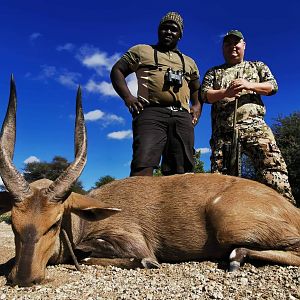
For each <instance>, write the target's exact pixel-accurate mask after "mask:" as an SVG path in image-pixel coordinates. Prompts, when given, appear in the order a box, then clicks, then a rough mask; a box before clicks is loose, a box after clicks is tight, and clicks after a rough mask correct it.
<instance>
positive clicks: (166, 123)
mask: <svg viewBox="0 0 300 300" xmlns="http://www.w3.org/2000/svg"><path fill="white" fill-rule="evenodd" d="M182 33H183V20H182V18H181V16H180V15H179V14H178V13H175V12H169V13H167V14H166V15H165V16H164V17H163V18H162V19H161V21H160V23H159V27H158V43H157V44H156V45H136V46H133V47H132V48H130V49H129V50H128V51H127V52H126V53H125V54H124V55H123V56H122V57H121V59H120V60H119V61H118V62H117V63H116V64H115V65H114V66H113V68H112V71H111V81H112V84H113V87H114V88H115V90H116V92H117V93H118V94H119V96H120V97H121V98H122V99H123V100H124V101H125V104H126V106H127V107H128V109H129V111H130V112H131V114H132V117H133V121H132V128H133V158H132V162H131V172H130V175H131V176H152V175H153V169H155V168H158V167H159V163H160V160H161V157H162V173H163V174H164V175H171V174H182V173H187V172H193V168H194V158H193V153H194V126H195V125H196V124H197V122H198V119H199V116H200V113H201V105H200V102H199V98H198V97H199V89H200V82H199V71H198V68H197V66H196V63H195V62H194V60H193V59H191V58H190V57H188V56H186V55H184V54H182V53H181V52H180V51H179V50H178V49H177V43H178V41H179V40H180V39H181V37H182ZM133 72H135V73H136V76H137V80H138V95H137V97H135V96H133V95H132V94H131V93H130V91H129V89H128V87H127V84H126V81H125V78H126V76H128V75H129V74H130V73H133ZM190 101H191V106H190Z"/></svg>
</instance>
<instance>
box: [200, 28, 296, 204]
mask: <svg viewBox="0 0 300 300" xmlns="http://www.w3.org/2000/svg"><path fill="white" fill-rule="evenodd" d="M245 46H246V44H245V41H244V36H243V34H242V33H241V32H240V31H238V30H230V31H229V32H227V34H226V35H225V36H224V39H223V56H224V59H225V63H224V64H222V65H220V66H215V67H213V68H211V69H209V70H208V71H207V72H206V74H205V76H204V79H203V84H202V89H201V95H202V99H203V101H205V102H208V103H211V104H212V110H211V117H212V137H211V140H210V145H211V149H212V155H211V171H212V172H214V173H218V172H219V173H221V172H222V169H223V149H224V147H223V145H224V144H225V143H230V142H231V141H232V136H233V119H234V111H235V99H238V100H237V101H238V105H237V111H236V128H237V129H238V131H239V141H240V143H241V146H242V152H243V153H245V154H246V155H247V156H248V157H249V158H250V159H251V160H252V162H253V164H254V167H255V169H256V171H257V178H258V180H259V181H260V182H262V183H265V184H266V185H268V186H270V187H272V188H273V189H275V190H277V191H278V192H279V193H280V194H282V195H283V196H285V197H286V198H287V199H288V200H289V201H290V202H292V203H293V204H295V200H294V198H293V195H292V193H291V188H290V184H289V181H288V172H287V167H286V164H285V162H284V159H283V157H282V155H281V152H280V150H279V148H278V146H277V145H276V141H275V138H274V135H273V133H272V131H271V129H270V128H269V126H268V125H267V124H266V123H265V121H264V115H265V112H266V109H265V106H264V104H263V102H262V99H261V95H266V96H268V95H273V94H275V93H276V92H277V90H278V86H277V83H276V80H275V78H274V76H273V75H272V73H271V71H270V69H269V68H268V66H267V65H265V64H264V63H263V62H260V61H245V60H244V52H245Z"/></svg>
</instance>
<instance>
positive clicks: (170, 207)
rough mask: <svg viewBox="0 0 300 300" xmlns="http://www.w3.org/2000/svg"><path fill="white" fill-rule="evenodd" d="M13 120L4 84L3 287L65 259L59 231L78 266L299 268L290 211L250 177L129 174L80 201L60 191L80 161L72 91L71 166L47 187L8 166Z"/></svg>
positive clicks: (299, 238) (81, 128)
mask: <svg viewBox="0 0 300 300" xmlns="http://www.w3.org/2000/svg"><path fill="white" fill-rule="evenodd" d="M15 122H16V93H15V85H14V82H13V81H12V83H11V92H10V100H9V105H8V110H7V113H6V117H5V120H4V123H3V126H2V132H1V136H0V146H1V149H0V172H1V176H2V178H3V181H4V183H5V186H6V188H7V190H8V192H3V193H2V194H1V196H0V209H1V212H2V213H3V212H4V211H9V210H11V212H12V228H13V231H14V234H15V245H16V257H15V265H14V267H13V268H12V271H11V273H10V274H9V276H8V281H9V282H10V283H11V284H18V285H21V286H29V285H32V284H34V283H39V282H41V281H42V280H43V279H44V277H45V268H46V265H47V263H52V264H55V263H64V262H67V261H68V260H69V259H70V254H69V253H70V252H69V251H68V248H67V246H66V241H65V239H64V238H63V235H62V232H63V229H64V230H66V232H67V234H68V236H69V238H70V241H71V245H72V248H73V249H74V250H75V252H76V253H77V254H78V256H79V257H80V259H81V261H82V262H84V263H88V264H99V265H109V264H110V265H114V266H118V267H124V268H135V267H146V268H151V267H158V266H159V262H183V261H190V260H207V259H221V258H229V261H230V266H229V269H230V270H231V271H233V270H236V269H238V267H239V266H240V264H241V263H242V262H243V260H244V259H245V258H250V259H257V260H265V261H269V262H272V263H279V264H287V265H296V266H299V265H300V257H299V254H300V233H299V229H300V224H299V223H300V215H299V210H298V209H297V208H296V207H294V206H293V205H292V204H291V203H289V202H288V201H287V200H285V199H284V198H283V197H282V196H280V195H279V194H278V193H276V192H275V191H274V190H272V189H271V188H268V187H266V186H264V185H262V184H260V183H257V182H254V181H250V180H245V179H241V178H237V177H230V176H225V175H216V174H187V175H174V176H166V177H131V178H127V179H124V180H117V181H114V182H112V183H110V184H107V185H105V186H103V187H102V188H100V189H96V190H93V191H92V192H91V193H90V194H89V195H88V196H83V195H79V194H75V193H69V189H70V187H71V185H72V183H74V181H75V180H76V179H77V178H78V177H79V175H80V173H81V171H82V170H83V168H84V165H85V162H86V131H85V125H84V118H83V112H82V107H81V93H80V90H79V91H78V94H77V105H76V128H75V160H74V162H73V163H72V164H71V165H70V166H69V168H68V169H67V170H66V171H65V172H64V173H63V174H62V175H61V176H60V177H59V178H58V179H57V180H55V181H54V182H52V181H49V180H47V179H45V180H39V181H37V182H35V183H33V184H28V183H27V182H26V181H25V180H24V178H23V177H22V175H21V174H20V173H19V172H18V171H17V169H16V168H15V166H14V165H13V163H12V157H13V152H14V143H15V133H16V125H15Z"/></svg>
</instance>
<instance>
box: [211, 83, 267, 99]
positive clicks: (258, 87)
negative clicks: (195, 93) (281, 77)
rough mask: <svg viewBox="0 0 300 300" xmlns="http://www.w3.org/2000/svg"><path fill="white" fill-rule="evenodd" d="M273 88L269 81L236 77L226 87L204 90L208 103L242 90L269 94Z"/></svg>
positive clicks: (230, 96)
mask: <svg viewBox="0 0 300 300" xmlns="http://www.w3.org/2000/svg"><path fill="white" fill-rule="evenodd" d="M272 90H273V85H272V84H271V83H270V82H249V81H247V80H245V79H236V80H234V81H232V82H231V83H230V85H229V86H228V88H227V89H220V90H213V89H210V90H208V91H207V92H206V99H207V101H208V102H209V103H215V102H217V101H220V100H222V99H224V98H234V97H237V96H239V95H240V93H241V92H243V91H252V92H255V93H256V94H259V95H269V94H270V93H271V92H272Z"/></svg>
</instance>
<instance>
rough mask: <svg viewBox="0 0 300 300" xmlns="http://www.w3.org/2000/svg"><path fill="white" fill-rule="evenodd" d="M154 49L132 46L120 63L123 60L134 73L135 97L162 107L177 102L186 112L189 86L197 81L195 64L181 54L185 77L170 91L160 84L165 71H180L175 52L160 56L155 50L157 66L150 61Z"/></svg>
mask: <svg viewBox="0 0 300 300" xmlns="http://www.w3.org/2000/svg"><path fill="white" fill-rule="evenodd" d="M154 48H155V46H151V45H136V46H133V47H131V48H130V49H129V50H128V51H127V52H126V53H125V54H124V55H123V56H122V58H121V59H123V60H125V61H126V62H127V63H128V65H129V67H130V69H131V71H132V72H135V73H136V76H137V81H138V97H141V98H142V99H143V98H144V99H146V100H148V101H149V102H150V104H151V103H152V104H160V105H163V106H171V105H176V102H178V101H179V102H180V103H181V106H182V107H183V108H185V109H186V110H188V111H189V110H190V89H189V86H188V85H189V82H190V81H192V80H198V79H199V71H198V68H197V65H196V63H195V62H194V60H193V59H191V58H190V57H188V56H186V55H184V54H182V56H183V59H184V64H185V75H184V79H183V83H182V87H181V88H179V89H176V88H175V89H174V87H173V86H171V87H170V86H168V85H166V84H164V77H165V73H166V71H167V70H168V68H172V69H173V70H174V71H178V70H183V65H182V60H181V58H180V55H179V54H178V52H177V51H166V52H162V51H160V50H157V62H158V66H157V67H156V62H155V58H154Z"/></svg>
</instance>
